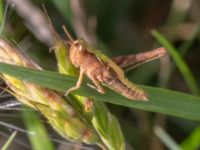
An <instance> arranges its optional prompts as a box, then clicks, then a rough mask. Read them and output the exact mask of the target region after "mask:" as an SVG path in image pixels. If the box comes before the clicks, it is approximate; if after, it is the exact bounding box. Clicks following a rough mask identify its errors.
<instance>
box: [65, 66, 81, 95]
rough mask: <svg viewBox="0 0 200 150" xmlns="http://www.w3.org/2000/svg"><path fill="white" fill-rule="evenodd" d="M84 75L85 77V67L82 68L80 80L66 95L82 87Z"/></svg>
mask: <svg viewBox="0 0 200 150" xmlns="http://www.w3.org/2000/svg"><path fill="white" fill-rule="evenodd" d="M83 77H84V71H83V69H80V73H79V78H78V81H77V82H76V86H74V87H71V88H69V89H68V90H67V92H66V93H65V96H67V95H68V94H69V93H71V92H72V91H75V90H77V89H79V88H80V86H81V83H82V82H83Z"/></svg>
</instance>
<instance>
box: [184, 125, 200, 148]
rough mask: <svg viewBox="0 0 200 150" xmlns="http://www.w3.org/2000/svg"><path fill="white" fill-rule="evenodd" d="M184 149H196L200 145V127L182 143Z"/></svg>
mask: <svg viewBox="0 0 200 150" xmlns="http://www.w3.org/2000/svg"><path fill="white" fill-rule="evenodd" d="M181 147H182V149H184V150H195V149H198V148H199V147H200V127H197V128H196V129H195V130H194V131H193V132H192V134H191V135H190V136H189V137H188V138H186V139H185V140H184V141H183V143H182V144H181Z"/></svg>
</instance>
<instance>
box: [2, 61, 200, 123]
mask: <svg viewBox="0 0 200 150" xmlns="http://www.w3.org/2000/svg"><path fill="white" fill-rule="evenodd" d="M0 72H1V73H5V74H9V75H11V76H14V77H16V78H19V79H22V80H26V81H30V82H32V83H35V84H38V85H40V86H43V87H48V88H51V89H54V90H57V91H62V92H65V91H66V90H67V89H68V88H70V87H72V86H73V85H75V83H76V81H77V79H76V78H74V77H70V76H66V75H61V74H58V73H56V72H50V71H39V70H32V69H28V68H23V67H17V66H13V65H8V64H4V63H0ZM142 88H144V90H145V91H147V93H148V94H149V102H137V101H131V100H128V99H126V98H125V97H123V96H121V95H119V94H117V93H116V92H114V91H111V90H109V89H107V88H106V94H100V93H98V92H96V90H94V89H91V88H89V87H88V86H86V84H85V83H84V85H83V86H82V87H81V88H80V89H79V90H77V91H75V92H74V93H75V94H78V95H82V96H87V97H90V98H93V99H96V100H100V101H105V102H109V103H113V104H117V105H121V106H126V107H131V108H138V109H142V110H147V111H152V112H159V113H164V114H168V115H172V116H177V117H182V118H187V119H192V120H200V109H199V106H200V97H197V96H193V95H189V94H185V93H181V92H175V91H171V90H166V89H161V88H154V87H146V86H142Z"/></svg>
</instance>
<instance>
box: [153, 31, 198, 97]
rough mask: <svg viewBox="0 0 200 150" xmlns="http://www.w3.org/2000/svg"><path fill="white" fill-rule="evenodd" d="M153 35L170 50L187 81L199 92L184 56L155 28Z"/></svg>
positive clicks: (193, 90)
mask: <svg viewBox="0 0 200 150" xmlns="http://www.w3.org/2000/svg"><path fill="white" fill-rule="evenodd" d="M152 35H153V36H154V37H155V38H156V39H157V40H158V41H159V42H160V43H161V44H162V45H163V46H164V47H165V48H166V49H167V50H168V52H169V54H170V55H171V56H172V58H173V60H174V61H175V63H176V65H177V67H178V69H179V70H180V72H181V73H182V75H183V77H184V79H185V81H186V82H187V84H188V86H189V88H190V90H191V92H192V93H194V94H198V93H199V88H198V85H197V82H196V81H195V78H194V76H193V75H192V72H191V71H190V69H189V67H188V66H187V64H186V63H185V62H184V60H183V58H182V57H181V55H179V53H178V52H177V50H176V48H175V47H174V46H173V45H172V44H171V43H170V42H169V41H168V40H167V39H166V38H165V37H164V36H163V35H161V34H160V33H159V32H158V31H156V30H153V31H152Z"/></svg>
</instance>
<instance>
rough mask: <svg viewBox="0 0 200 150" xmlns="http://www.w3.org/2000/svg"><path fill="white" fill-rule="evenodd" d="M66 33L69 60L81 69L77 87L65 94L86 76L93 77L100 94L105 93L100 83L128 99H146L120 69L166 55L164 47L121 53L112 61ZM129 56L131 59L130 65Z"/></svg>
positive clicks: (79, 83)
mask: <svg viewBox="0 0 200 150" xmlns="http://www.w3.org/2000/svg"><path fill="white" fill-rule="evenodd" d="M67 35H68V37H70V40H71V41H70V42H69V46H70V48H69V59H70V60H71V62H72V64H73V65H74V66H75V67H77V68H79V69H80V74H79V79H78V81H77V83H76V86H74V87H71V88H70V89H68V90H67V92H66V95H68V94H69V93H70V92H72V91H74V90H77V89H78V88H80V86H81V83H82V81H83V77H84V75H86V76H87V77H88V78H89V79H91V80H92V82H93V84H94V85H95V88H96V89H97V91H98V92H100V93H102V94H104V93H105V90H104V88H103V87H102V85H105V86H107V87H109V88H111V89H112V90H114V91H116V92H118V93H119V94H121V95H123V96H125V97H127V98H128V99H131V100H141V101H147V100H148V98H147V94H146V93H145V92H144V91H143V90H142V89H140V88H139V87H137V86H136V85H134V84H133V83H132V82H131V81H129V80H128V79H127V78H126V77H125V75H124V72H123V70H122V69H121V68H124V69H129V68H132V67H135V66H137V65H139V64H141V63H145V62H147V61H150V60H153V59H156V58H159V57H162V56H164V55H165V54H166V50H165V49H164V48H158V49H156V50H154V51H151V52H144V53H140V54H137V55H129V56H120V57H117V58H114V59H113V61H112V60H111V59H109V58H108V57H107V56H105V55H104V54H102V53H101V52H100V51H98V50H96V49H94V48H93V47H91V46H90V45H89V44H88V43H87V42H86V41H84V39H82V38H79V39H77V40H73V39H72V38H71V36H70V35H69V34H68V33H67ZM130 59H131V60H132V61H131V62H132V63H131V65H130ZM128 62H129V63H128ZM118 65H119V66H120V67H121V68H120V67H119V66H118Z"/></svg>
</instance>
